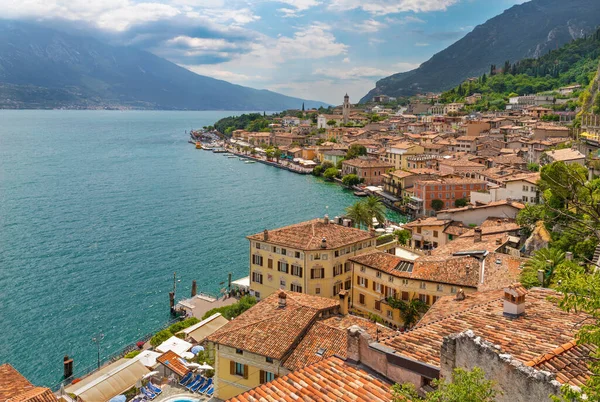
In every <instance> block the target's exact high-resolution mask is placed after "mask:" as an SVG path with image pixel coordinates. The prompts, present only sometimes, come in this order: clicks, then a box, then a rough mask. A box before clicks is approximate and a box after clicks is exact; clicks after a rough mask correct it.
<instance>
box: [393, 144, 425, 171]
mask: <svg viewBox="0 0 600 402" xmlns="http://www.w3.org/2000/svg"><path fill="white" fill-rule="evenodd" d="M424 152H425V148H423V146H422V145H419V144H415V143H412V142H399V143H396V144H393V145H390V146H389V147H388V148H387V149H386V151H385V158H384V159H385V161H386V162H388V163H391V164H393V165H394V168H395V169H396V170H398V169H408V164H407V161H406V156H408V155H421V154H423V153H424Z"/></svg>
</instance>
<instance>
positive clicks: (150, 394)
mask: <svg viewBox="0 0 600 402" xmlns="http://www.w3.org/2000/svg"><path fill="white" fill-rule="evenodd" d="M140 391H142V393H143V394H144V395H146V396H147V397H148V398H150V399H154V398H156V394H155V393H154V392H152V391H150V390H149V389H147V388H146V387H142V388H140Z"/></svg>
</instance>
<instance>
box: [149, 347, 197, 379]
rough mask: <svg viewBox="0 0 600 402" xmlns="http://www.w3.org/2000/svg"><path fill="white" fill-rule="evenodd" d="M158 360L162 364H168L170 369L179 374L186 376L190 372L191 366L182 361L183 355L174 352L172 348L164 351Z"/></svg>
mask: <svg viewBox="0 0 600 402" xmlns="http://www.w3.org/2000/svg"><path fill="white" fill-rule="evenodd" d="M156 361H157V362H159V363H160V364H162V365H163V366H166V367H167V368H168V369H170V370H171V371H173V372H174V373H175V374H177V375H179V376H182V377H183V376H184V375H186V374H187V373H188V371H190V369H189V368H187V367H186V366H185V365H184V364H183V363H182V361H181V356H179V355H178V354H177V353H175V352H173V351H172V350H169V351H167V352H165V353H163V354H162V355H160V356H158V357H157V358H156Z"/></svg>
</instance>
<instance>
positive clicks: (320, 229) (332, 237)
mask: <svg viewBox="0 0 600 402" xmlns="http://www.w3.org/2000/svg"><path fill="white" fill-rule="evenodd" d="M268 236H269V238H268V240H266V241H265V240H264V234H263V233H257V234H254V235H251V236H248V239H250V240H256V241H265V242H266V243H269V244H277V245H281V246H287V247H291V248H297V249H300V250H321V243H322V240H323V239H326V240H327V248H329V249H332V248H339V247H344V246H347V245H350V244H354V243H358V242H360V241H365V240H371V239H374V236H373V235H372V234H370V233H369V232H366V231H364V230H360V229H355V228H350V227H346V226H342V225H338V224H335V223H332V222H329V223H327V224H326V223H324V222H323V219H313V220H311V221H307V222H302V223H297V224H295V225H290V226H285V227H282V228H279V229H274V230H270V231H268Z"/></svg>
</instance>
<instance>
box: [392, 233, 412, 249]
mask: <svg viewBox="0 0 600 402" xmlns="http://www.w3.org/2000/svg"><path fill="white" fill-rule="evenodd" d="M394 235H396V237H398V243H400V244H401V245H403V246H406V245H407V244H408V241H409V240H410V238H411V232H410V230H406V229H402V230H396V231H395V232H394Z"/></svg>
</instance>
